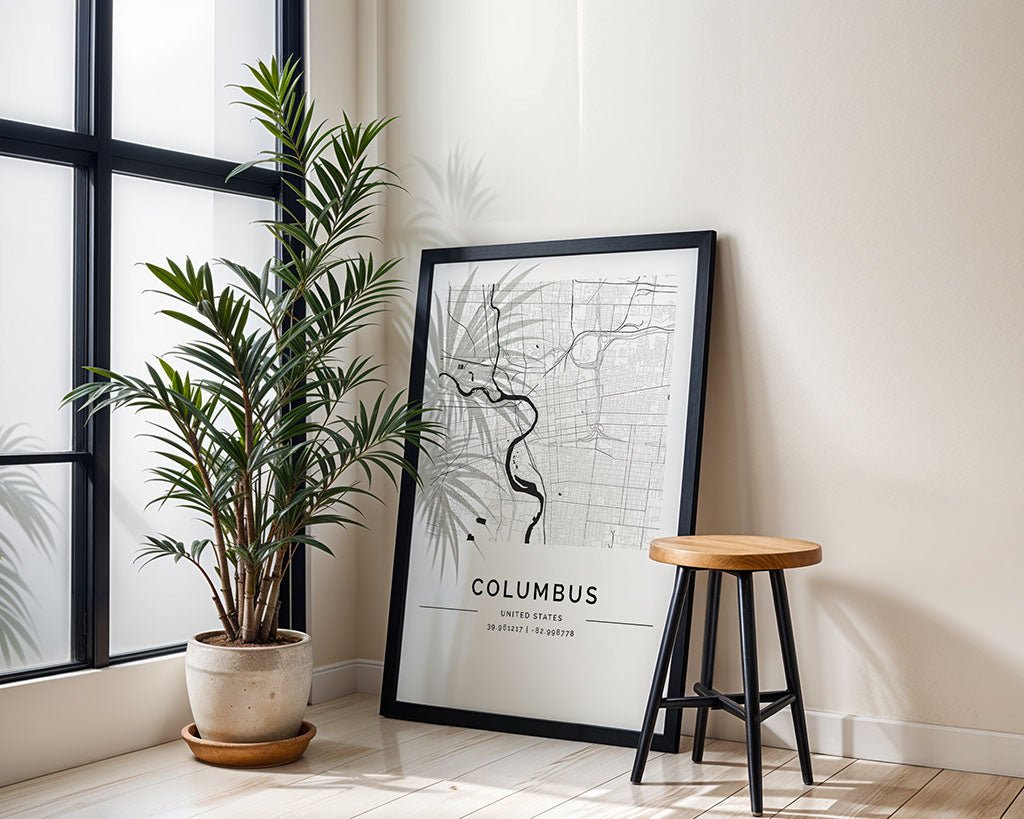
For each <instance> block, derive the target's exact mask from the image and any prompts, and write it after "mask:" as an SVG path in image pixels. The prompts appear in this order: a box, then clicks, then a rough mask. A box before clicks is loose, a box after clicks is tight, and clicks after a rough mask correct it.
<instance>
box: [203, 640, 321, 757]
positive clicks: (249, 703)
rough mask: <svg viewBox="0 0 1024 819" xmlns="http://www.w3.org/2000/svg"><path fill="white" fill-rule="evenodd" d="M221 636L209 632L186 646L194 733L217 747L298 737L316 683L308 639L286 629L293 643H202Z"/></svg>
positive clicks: (310, 643) (311, 649)
mask: <svg viewBox="0 0 1024 819" xmlns="http://www.w3.org/2000/svg"><path fill="white" fill-rule="evenodd" d="M221 633H222V632H218V631H205V632H202V633H201V634H197V635H196V636H195V637H193V638H192V639H191V640H189V642H188V647H187V648H186V650H185V682H186V685H187V686H188V701H189V704H190V705H191V706H192V716H193V717H194V718H195V721H196V728H197V729H198V731H199V735H200V736H201V737H202V738H203V739H208V740H212V741H214V742H274V741H277V740H282V739H292V738H293V737H295V736H297V735H298V733H299V729H300V727H301V725H302V716H303V714H304V713H305V711H306V703H307V701H308V700H309V688H310V684H311V683H312V680H313V643H312V641H311V640H310V637H309V635H308V634H303V633H302V632H301V631H287V630H285V629H282V630H281V631H280V632H279V633H280V634H281V636H285V637H294V638H296V641H295V642H293V643H284V644H281V645H272V646H252V647H241V646H218V645H210V644H208V643H204V642H202V640H203V639H204V638H207V637H212V636H214V635H217V634H221Z"/></svg>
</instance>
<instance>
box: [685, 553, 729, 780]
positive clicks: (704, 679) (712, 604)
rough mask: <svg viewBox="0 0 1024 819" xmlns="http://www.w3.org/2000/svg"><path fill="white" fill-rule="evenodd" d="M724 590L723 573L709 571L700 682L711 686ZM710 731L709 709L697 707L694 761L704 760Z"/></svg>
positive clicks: (694, 731) (713, 677)
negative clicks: (719, 607)
mask: <svg viewBox="0 0 1024 819" xmlns="http://www.w3.org/2000/svg"><path fill="white" fill-rule="evenodd" d="M721 591H722V573H721V572H708V600H707V608H706V610H705V614H704V652H703V655H702V657H701V661H700V683H701V685H703V686H704V687H705V688H711V686H712V685H713V684H714V679H715V647H716V643H717V639H718V601H719V599H720V597H721ZM707 731H708V709H707V708H698V709H697V720H696V722H695V723H694V726H693V753H692V757H693V761H694V762H703V761H704V738H705V737H706V736H707Z"/></svg>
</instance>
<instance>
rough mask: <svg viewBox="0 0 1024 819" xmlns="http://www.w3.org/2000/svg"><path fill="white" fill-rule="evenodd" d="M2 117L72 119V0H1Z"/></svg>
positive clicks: (66, 123)
mask: <svg viewBox="0 0 1024 819" xmlns="http://www.w3.org/2000/svg"><path fill="white" fill-rule="evenodd" d="M0 77H3V78H4V81H3V82H2V83H0V117H3V118H4V119H15V120H20V121H22V122H32V123H35V124H36V125H49V126H51V127H53V128H66V129H69V130H70V129H72V128H74V125H75V0H30V1H29V0H2V2H0Z"/></svg>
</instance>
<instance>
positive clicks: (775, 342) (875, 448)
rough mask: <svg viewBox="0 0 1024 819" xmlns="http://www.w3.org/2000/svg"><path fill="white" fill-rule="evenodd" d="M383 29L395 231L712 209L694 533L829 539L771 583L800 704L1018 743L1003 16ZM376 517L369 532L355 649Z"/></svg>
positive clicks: (566, 230) (1019, 18)
mask: <svg viewBox="0 0 1024 819" xmlns="http://www.w3.org/2000/svg"><path fill="white" fill-rule="evenodd" d="M368 5H370V6H373V7H376V4H368ZM384 23H385V25H384V29H383V30H384V31H385V33H386V40H385V43H384V45H385V52H384V53H385V57H386V59H385V60H383V61H382V63H381V65H380V66H378V68H380V69H381V70H383V72H384V75H383V76H384V77H385V78H386V86H385V90H386V94H385V100H386V110H387V111H388V112H389V113H393V114H400V115H401V119H400V120H399V121H398V122H397V123H396V124H395V125H394V126H392V129H391V132H390V139H389V142H388V159H389V160H390V162H391V163H392V164H393V165H394V166H396V167H398V168H399V169H401V170H402V171H403V178H404V182H405V184H406V186H407V187H408V188H409V189H410V191H411V192H412V195H411V196H409V197H401V198H395V200H394V201H393V202H391V203H390V209H389V214H388V228H389V232H390V237H391V243H392V248H393V249H394V250H395V251H396V252H401V253H403V254H405V255H407V256H409V257H410V258H411V259H415V258H417V257H418V253H419V250H420V249H421V248H422V247H425V246H437V245H445V244H451V243H455V242H469V243H489V242H504V241H527V240H536V239H553V238H568V237H576V236H597V235H602V234H618V233H639V232H655V231H669V230H680V229H700V228H714V229H717V230H718V231H719V237H720V245H719V249H720V256H719V268H718V285H717V292H716V296H715V309H714V320H713V331H712V353H711V368H710V382H709V387H708V396H707V429H706V433H705V450H704V465H703V470H702V485H701V502H700V524H699V525H700V530H701V531H707V532H712V531H714V532H726V531H730V532H731V531H739V532H762V533H778V534H786V535H793V536H799V537H806V538H811V539H815V540H819V541H821V542H822V543H823V544H824V547H825V562H824V563H823V565H821V566H820V567H817V568H813V569H808V570H802V571H800V572H796V573H794V574H793V577H792V579H791V593H792V598H793V607H794V616H795V618H796V622H797V629H798V637H799V651H800V655H801V660H802V664H803V672H804V678H805V691H806V697H807V701H808V705H809V707H811V708H813V709H820V710H825V711H833V712H839V713H844V714H859V715H871V716H879V717H887V718H892V719H897V720H911V721H918V722H931V723H939V724H945V725H958V726H968V727H976V728H983V729H995V730H1002V731H1010V732H1018V733H1024V709H1022V708H1021V707H1019V704H1018V702H1017V701H1016V700H1015V698H1017V697H1018V696H1019V691H1020V690H1021V689H1022V686H1024V640H1022V638H1021V631H1020V629H1021V623H1024V602H1022V596H1021V595H1020V593H1019V590H1020V587H1021V579H1022V577H1024V549H1022V545H1024V543H1022V536H1021V529H1020V524H1019V520H1018V511H1019V509H1020V508H1021V507H1022V505H1024V504H1022V501H1024V435H1022V433H1021V427H1022V421H1024V417H1022V416H1024V412H1022V406H1024V379H1022V373H1024V340H1022V339H1024V336H1022V334H1021V332H1020V330H1019V328H1018V325H1019V313H1020V311H1021V308H1022V307H1024V230H1022V224H1021V221H1022V216H1024V80H1022V78H1024V49H1021V48H1020V43H1021V42H1022V41H1024V6H1022V5H1021V4H1020V3H1018V2H1016V0H1003V1H1002V2H995V1H994V0H971V1H970V2H968V0H961V1H960V2H951V1H950V0H918V1H917V2H893V0H884V2H883V0H844V2H830V3H822V2H817V0H813V1H812V0H806V2H794V0H786V2H767V1H765V2H755V1H753V0H715V1H714V2H711V1H710V0H707V1H706V2H685V3H684V2H677V1H676V0H660V1H658V0H646V2H636V3H625V2H613V0H586V2H582V0H581V2H576V3H573V2H568V0H558V2H551V0H529V1H527V0H516V1H515V2H480V0H459V2H455V1H452V2H441V1H440V0H435V1H432V2H423V0H404V1H401V2H400V1H397V0H396V2H390V3H387V4H386V21H384ZM361 45H362V44H361ZM405 271H406V275H407V276H408V277H409V280H410V281H412V277H413V271H414V265H413V264H412V263H407V264H406V266H405ZM407 328H408V319H407V315H402V314H400V313H396V314H395V315H394V316H393V321H392V322H391V324H390V327H389V336H388V339H387V351H388V354H389V358H390V361H391V362H392V365H393V368H392V380H393V383H394V385H395V386H396V387H397V386H404V384H405V380H406V378H407V350H408V338H407V336H406V332H407ZM393 514H394V512H393V507H392V508H391V509H390V511H388V512H387V513H386V514H384V515H382V516H381V517H380V519H379V520H378V521H377V522H376V529H375V531H374V532H372V533H371V534H370V535H363V536H361V538H360V557H359V584H358V595H359V600H358V637H357V641H356V650H357V653H358V656H360V657H364V658H370V659H374V658H380V657H382V656H383V650H384V634H385V628H386V622H387V605H388V602H387V600H388V597H387V590H388V587H389V581H390V565H391V560H390V555H391V548H392V547H391V544H392V543H393V535H394V522H393ZM762 597H763V595H762ZM730 599H731V598H730ZM761 602H762V603H764V602H767V601H765V600H764V599H762V601H761ZM318 605H319V604H318ZM730 608H731V607H730ZM761 613H762V617H763V621H762V622H763V626H764V628H763V633H764V635H765V639H764V654H765V656H766V659H765V671H764V672H763V676H765V677H767V678H768V680H769V682H770V681H771V679H772V678H773V677H774V678H776V679H777V678H778V669H777V667H776V666H775V665H774V664H772V663H771V662H770V660H769V659H768V655H771V654H773V652H774V641H773V637H772V634H771V630H770V629H771V627H770V625H769V619H768V618H769V614H770V607H766V606H763V605H762V606H761ZM731 628H732V624H731V622H729V621H728V620H727V621H725V622H723V630H724V631H730V630H731ZM734 642H735V641H734V640H732V639H731V638H730V640H729V643H725V644H723V646H724V649H723V658H728V659H731V656H732V654H733V648H732V647H731V646H732V645H734ZM723 667H724V669H725V673H728V672H729V668H728V663H725V665H724V666H723Z"/></svg>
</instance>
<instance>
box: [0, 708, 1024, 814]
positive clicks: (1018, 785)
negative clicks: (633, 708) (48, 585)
mask: <svg viewBox="0 0 1024 819" xmlns="http://www.w3.org/2000/svg"><path fill="white" fill-rule="evenodd" d="M308 718H309V719H310V721H311V722H313V723H314V724H316V726H317V730H318V734H317V737H316V739H315V740H314V741H313V744H312V745H311V746H310V749H309V751H308V752H307V754H306V756H305V757H304V758H303V759H301V760H300V761H298V762H295V763H293V764H291V765H287V766H284V767H282V768H274V769H269V770H262V771H241V770H230V769H222V768H213V767H208V766H206V765H203V764H201V763H199V762H196V761H195V760H193V759H192V757H191V755H190V754H189V751H188V749H187V748H186V747H185V745H184V743H182V742H180V741H178V742H172V743H168V744H166V745H160V746H157V747H155V748H149V749H147V750H144V751H137V752H135V753H132V754H125V755H124V756H119V757H115V758H113V759H107V760H104V761H103V762H96V763H94V764H92V765H85V766H82V767H80V768H73V769H71V770H68V771H62V772H60V773H55V774H51V775H50V776H44V777H40V778H38V779H32V780H29V781H27V782H21V783H19V784H16V785H10V786H8V787H6V788H3V789H0V816H14V817H19V818H20V817H51V816H62V817H63V816H76V817H83V816H95V817H104V819H106V818H107V817H140V816H169V817H187V816H204V817H246V819H254V817H278V816H303V817H317V816H323V817H346V816H366V817H374V818H375V819H382V818H383V817H394V818H396V819H410V818H411V817H430V818H431V819H434V817H462V816H472V817H474V819H484V817H532V816H540V815H543V816H544V817H545V819H555V817H587V819H590V817H626V816H630V817H632V816H637V817H662V816H664V817H667V816H671V817H675V818H676V819H685V817H698V816H699V817H707V819H712V818H713V817H745V816H749V815H750V812H749V802H748V801H747V789H746V763H745V756H744V749H743V746H742V745H739V744H736V743H733V742H725V741H721V740H716V741H713V742H710V743H709V744H708V746H707V751H706V752H705V762H704V764H703V765H694V764H693V763H692V762H691V761H690V758H689V755H687V754H678V755H674V754H652V756H651V760H650V762H649V763H648V766H647V773H646V776H645V784H644V785H642V786H639V787H637V786H633V785H631V784H630V783H629V769H630V766H631V763H632V758H633V752H632V751H631V750H630V749H628V748H610V747H606V746H601V745H585V744H582V743H578V742H563V741H560V740H549V739H537V738H535V737H520V736H514V735H511V734H492V733H488V732H486V731H476V730H470V729H464V728H445V727H441V726H436V725H423V724H420V723H414V722H402V721H398V720H386V719H382V718H381V717H380V716H378V715H377V700H376V698H375V697H371V696H368V695H363V694H353V695H352V696H349V697H343V698H341V699H338V700H334V701H333V702H329V703H325V704H323V705H318V706H316V707H314V708H311V709H310V710H309V716H308ZM764 766H765V777H764V787H765V816H779V817H790V818H791V819H792V818H793V817H798V818H799V819H813V817H840V816H863V817H872V819H876V818H879V819H880V817H888V816H894V817H896V818H897V819H922V817H943V819H947V817H948V818H949V819H952V818H953V817H978V819H982V817H984V818H985V819H988V817H991V818H992V819H999V818H1000V817H1003V818H1004V819H1024V793H1022V789H1024V780H1022V779H1013V778H1010V777H1002V776H986V775H982V774H968V773H961V772H957V771H939V770H936V769H933V768H919V767H913V766H908V765H890V764H886V763H882V762H869V761H865V760H853V759H842V758H839V757H829V756H817V757H815V760H814V770H815V776H816V779H817V781H818V782H819V783H820V784H818V785H816V786H814V787H811V788H808V787H806V786H805V785H804V784H803V783H802V782H801V780H800V769H799V765H798V763H797V760H796V756H795V754H794V753H793V752H792V751H788V750H782V749H778V748H765V749H764Z"/></svg>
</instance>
